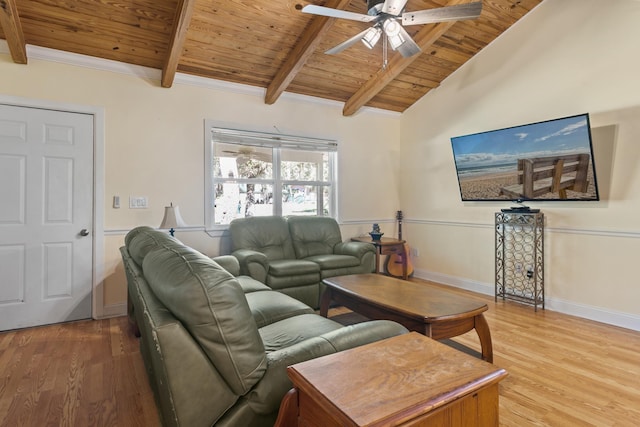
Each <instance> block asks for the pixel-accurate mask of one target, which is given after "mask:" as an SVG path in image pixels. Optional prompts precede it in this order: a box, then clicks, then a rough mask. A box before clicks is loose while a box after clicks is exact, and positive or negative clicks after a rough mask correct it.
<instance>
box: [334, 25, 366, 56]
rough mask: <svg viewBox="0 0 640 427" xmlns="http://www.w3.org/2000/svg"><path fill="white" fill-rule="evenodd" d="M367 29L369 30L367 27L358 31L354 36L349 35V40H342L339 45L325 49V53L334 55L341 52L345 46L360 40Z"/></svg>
mask: <svg viewBox="0 0 640 427" xmlns="http://www.w3.org/2000/svg"><path fill="white" fill-rule="evenodd" d="M367 31H369V29H368V28H367V29H366V30H364V31H363V32H361V33H358V34H356V35H355V36H353V37H351V38H350V39H349V40H346V41H343V42H342V43H340V44H339V45H337V46H335V47H332V48H331V49H329V50H327V51H326V52H325V53H326V54H327V55H335V54H336V53H340V52H342V51H343V50H345V49H346V48H348V47H351V46H353V45H354V44H356V43H358V42H359V41H360V40H362V38H363V37H364V35H365V34H366V33H367Z"/></svg>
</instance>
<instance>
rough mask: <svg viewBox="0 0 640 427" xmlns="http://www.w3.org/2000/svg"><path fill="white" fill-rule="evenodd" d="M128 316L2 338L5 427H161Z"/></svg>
mask: <svg viewBox="0 0 640 427" xmlns="http://www.w3.org/2000/svg"><path fill="white" fill-rule="evenodd" d="M159 423H160V421H159V417H158V414H157V410H156V407H155V404H154V401H153V394H152V392H151V388H150V387H149V383H148V381H147V374H146V372H145V369H144V365H143V363H142V358H141V356H140V351H139V347H138V340H137V338H135V337H134V336H133V335H132V334H131V333H130V330H129V325H128V323H127V319H126V317H119V318H115V319H107V320H97V321H80V322H72V323H64V324H59V325H53V326H43V327H38V328H30V329H23V330H17V331H11V332H5V333H2V334H0V426H3V427H4V426H7V427H9V426H11V427H15V426H29V427H31V426H33V427H36V426H37V427H40V426H82V427H85V426H127V427H128V426H157V425H159Z"/></svg>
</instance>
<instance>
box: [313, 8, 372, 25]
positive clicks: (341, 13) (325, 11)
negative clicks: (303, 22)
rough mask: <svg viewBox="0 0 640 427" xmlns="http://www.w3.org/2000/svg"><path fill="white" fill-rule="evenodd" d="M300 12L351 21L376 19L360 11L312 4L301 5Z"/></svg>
mask: <svg viewBox="0 0 640 427" xmlns="http://www.w3.org/2000/svg"><path fill="white" fill-rule="evenodd" d="M302 12H304V13H311V14H313V15H321V16H328V17H329V18H342V19H350V20H352V21H360V22H371V21H373V20H374V19H376V17H375V16H369V15H364V14H362V13H354V12H349V11H346V10H340V9H332V8H330V7H324V6H316V5H313V4H309V5H306V6H305V7H303V8H302Z"/></svg>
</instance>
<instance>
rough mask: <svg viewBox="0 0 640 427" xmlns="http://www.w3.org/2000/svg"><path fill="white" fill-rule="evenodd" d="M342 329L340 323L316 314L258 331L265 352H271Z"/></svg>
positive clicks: (292, 319)
mask: <svg viewBox="0 0 640 427" xmlns="http://www.w3.org/2000/svg"><path fill="white" fill-rule="evenodd" d="M342 327H343V325H341V324H340V323H338V322H336V321H334V320H331V319H327V318H326V317H322V316H318V315H317V314H303V315H300V316H295V317H289V318H287V319H284V320H281V321H279V322H275V323H272V324H270V325H267V326H264V327H262V328H260V329H259V331H260V336H261V337H262V342H263V343H264V348H265V350H266V351H267V352H271V351H277V350H280V349H283V348H286V347H291V346H292V345H294V344H297V343H299V342H302V341H305V340H307V339H309V338H313V337H317V336H319V335H322V334H324V333H326V332H330V331H335V330H336V329H340V328H342Z"/></svg>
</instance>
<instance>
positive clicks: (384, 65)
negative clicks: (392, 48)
mask: <svg viewBox="0 0 640 427" xmlns="http://www.w3.org/2000/svg"><path fill="white" fill-rule="evenodd" d="M387 55H388V53H387V33H385V32H383V33H382V70H383V71H384V70H386V69H387V63H388V60H387V58H388V57H387Z"/></svg>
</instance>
